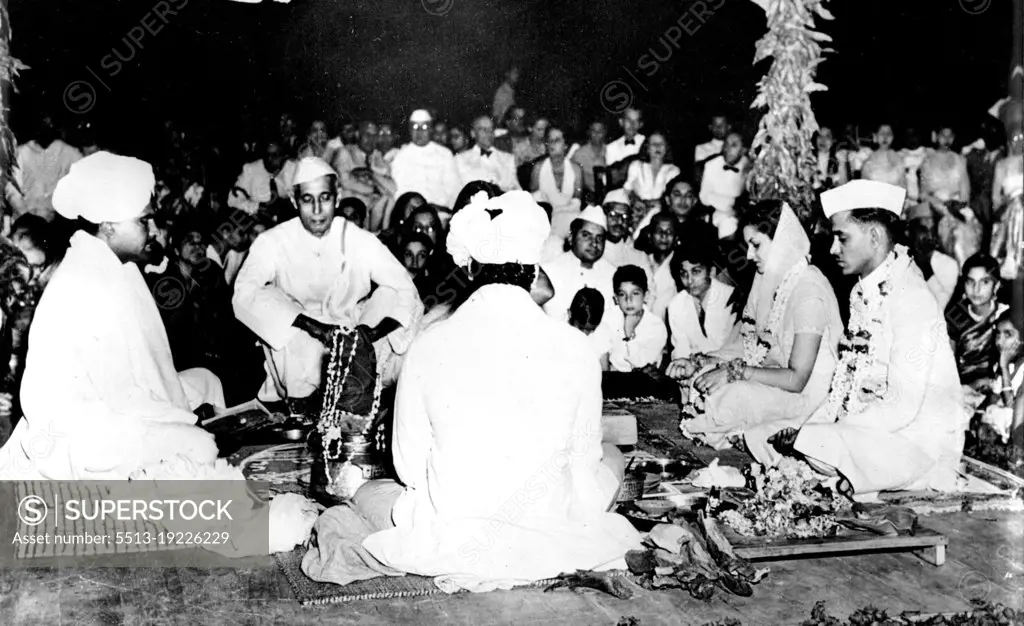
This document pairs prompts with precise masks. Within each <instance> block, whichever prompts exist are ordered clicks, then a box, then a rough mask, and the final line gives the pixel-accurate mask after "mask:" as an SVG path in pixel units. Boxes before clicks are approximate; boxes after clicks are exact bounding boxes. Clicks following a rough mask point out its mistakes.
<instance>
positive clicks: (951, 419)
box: [775, 180, 968, 499]
mask: <svg viewBox="0 0 1024 626" xmlns="http://www.w3.org/2000/svg"><path fill="white" fill-rule="evenodd" d="M905 196H906V191H905V190H904V189H903V188H901V187H896V186H894V185H889V184H887V183H881V182H876V181H867V180H856V181H852V182H849V183H846V184H845V185H843V186H841V187H838V188H836V189H833V190H831V191H827V192H825V193H824V194H822V196H821V201H822V206H823V208H824V209H825V214H826V215H827V216H828V217H829V219H830V220H831V221H832V231H833V233H834V235H835V242H834V243H833V245H832V253H833V254H834V255H835V256H836V257H837V259H838V260H839V267H840V268H841V269H842V270H843V272H844V273H846V274H853V275H856V276H859V277H860V280H859V281H858V282H857V285H856V286H855V287H854V288H853V293H852V294H851V296H850V321H849V324H848V328H847V330H846V334H845V336H844V338H843V340H842V342H841V343H840V347H839V364H838V366H837V367H836V370H835V375H834V377H833V379H832V384H831V388H830V392H829V396H828V400H827V402H826V403H825V404H824V405H823V406H822V407H821V408H820V409H819V410H818V411H817V413H815V414H814V415H812V417H811V419H810V421H809V422H808V423H807V424H805V425H804V426H803V428H801V429H800V430H799V432H798V433H793V432H792V431H790V432H786V431H783V432H781V433H780V434H779V435H778V436H776V437H775V442H776V444H777V445H778V446H780V447H783V448H785V447H786V446H787V445H793V446H794V447H795V450H796V451H797V452H799V453H800V454H802V455H804V456H805V457H806V458H807V460H808V462H809V463H810V464H811V465H812V466H813V467H815V468H817V469H819V470H820V471H822V472H825V473H829V474H833V475H834V474H838V475H839V476H840V477H841V479H842V480H840V482H839V487H840V489H841V490H844V491H846V492H847V493H850V492H852V493H854V494H855V495H857V496H858V497H860V498H867V499H870V498H871V497H872V495H873V494H875V493H877V492H879V491H889V490H917V489H935V490H940V491H947V490H953V489H955V488H956V476H957V470H958V466H959V463H960V457H961V453H962V452H963V446H964V430H965V428H966V426H967V418H968V416H967V415H966V411H964V409H963V399H962V397H961V396H962V392H961V387H960V381H959V378H958V376H957V370H956V361H955V359H954V357H953V352H952V348H951V347H950V344H949V340H948V339H947V334H946V332H947V331H946V323H945V320H944V318H943V313H942V310H941V309H939V306H938V304H937V303H936V302H935V298H934V297H932V294H931V291H929V289H928V285H927V283H925V281H924V277H923V276H922V275H921V271H920V270H919V269H918V268H917V265H916V264H915V263H914V260H913V258H912V257H911V256H910V254H909V252H908V251H907V249H906V248H905V247H904V246H901V245H896V244H895V243H894V241H895V239H894V236H893V232H894V230H895V228H896V227H898V225H899V216H900V213H901V212H902V210H903V200H904V197H905ZM794 435H795V440H794Z"/></svg>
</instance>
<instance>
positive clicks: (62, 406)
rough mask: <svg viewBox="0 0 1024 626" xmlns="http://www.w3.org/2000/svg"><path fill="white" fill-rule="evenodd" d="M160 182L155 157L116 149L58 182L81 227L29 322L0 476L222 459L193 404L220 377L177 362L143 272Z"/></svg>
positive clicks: (124, 474) (125, 470) (106, 473)
mask: <svg viewBox="0 0 1024 626" xmlns="http://www.w3.org/2000/svg"><path fill="white" fill-rule="evenodd" d="M155 184H156V181H155V178H154V175H153V168H152V167H151V166H150V165H149V164H148V163H145V162H143V161H140V160H138V159H134V158H130V157H124V156H116V155H113V154H110V153H108V152H97V153H95V154H92V155H90V156H88V157H86V158H84V159H82V160H80V161H78V162H77V163H75V164H74V165H72V166H71V169H70V172H69V173H68V174H67V175H66V176H65V177H64V178H62V179H61V180H60V181H59V182H58V183H57V186H56V189H55V191H54V194H53V206H54V208H55V209H56V211H57V212H58V213H60V214H61V215H62V216H63V217H65V218H67V219H69V220H73V221H77V224H78V231H77V232H75V233H74V235H72V237H71V241H70V247H69V249H68V251H67V254H66V256H65V259H64V262H63V263H61V264H60V266H59V267H58V268H57V270H56V271H55V272H54V274H53V277H52V279H51V280H50V283H49V285H48V287H47V289H46V291H45V292H44V293H43V296H42V297H41V298H40V300H39V304H38V306H37V308H36V311H35V317H34V319H33V322H32V326H31V328H30V330H29V350H28V356H27V358H26V364H25V374H24V378H23V381H22V386H21V405H22V409H23V412H24V417H23V419H22V420H21V421H20V422H19V423H18V425H17V427H16V428H15V430H14V433H13V435H12V436H11V439H10V441H8V442H7V444H6V445H5V446H4V447H3V448H2V449H0V479H4V480H46V479H50V480H79V479H124V478H128V477H129V476H130V475H132V474H133V473H135V472H137V471H138V470H141V469H145V468H147V467H151V466H155V465H157V464H159V463H161V462H164V461H173V460H177V459H179V458H180V457H184V458H185V459H187V460H188V461H190V462H193V463H210V462H212V461H214V460H215V459H216V458H217V446H216V444H215V443H214V439H213V435H211V434H209V433H207V432H206V431H204V430H202V429H201V428H199V427H197V426H196V425H195V424H196V422H197V418H196V415H195V414H194V413H193V412H192V411H193V410H195V409H196V408H197V407H199V406H200V405H203V404H211V405H214V406H219V407H223V404H224V400H223V398H224V396H223V391H222V389H221V385H220V381H219V380H218V379H217V378H216V376H214V375H213V374H212V373H210V372H209V371H208V370H205V369H199V368H197V369H192V370H187V371H184V372H181V373H179V372H177V371H175V368H174V363H173V360H172V358H171V349H170V346H169V345H168V341H167V333H166V332H165V330H164V325H163V322H162V320H161V318H160V313H159V312H158V311H157V306H156V303H155V302H154V301H153V296H152V294H151V293H150V291H149V289H148V288H147V287H146V283H145V280H144V279H143V277H142V274H141V272H140V271H139V264H140V263H144V262H146V260H147V258H149V255H150V253H151V250H152V245H153V243H152V242H153V237H154V233H155V226H154V224H153V209H152V202H151V198H152V194H153V190H154V187H155Z"/></svg>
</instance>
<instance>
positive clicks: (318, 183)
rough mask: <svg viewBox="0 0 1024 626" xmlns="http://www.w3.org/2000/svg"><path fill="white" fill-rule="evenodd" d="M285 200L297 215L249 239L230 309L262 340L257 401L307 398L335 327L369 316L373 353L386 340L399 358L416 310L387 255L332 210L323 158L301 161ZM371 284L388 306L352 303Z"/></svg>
mask: <svg viewBox="0 0 1024 626" xmlns="http://www.w3.org/2000/svg"><path fill="white" fill-rule="evenodd" d="M292 198H293V202H294V203H295V206H296V207H297V208H298V212H299V215H298V217H295V218H293V219H291V220H288V221H287V222H284V223H283V224H279V225H278V226H276V227H274V228H271V229H270V230H268V231H267V232H265V233H263V234H261V235H260V236H259V237H257V238H256V241H254V242H253V244H252V247H251V248H250V250H249V256H248V257H247V258H246V260H245V263H244V264H243V265H242V269H241V270H240V271H239V273H238V278H237V279H236V280H235V294H234V298H233V299H232V305H233V306H234V309H235V315H236V316H237V317H238V319H239V320H240V321H241V322H242V323H243V324H245V325H246V326H248V327H249V328H250V329H251V330H252V331H253V332H254V333H255V334H256V335H257V336H258V337H259V338H260V339H261V340H263V342H264V344H265V349H266V351H267V363H266V369H267V380H266V382H265V383H264V385H263V388H262V389H261V390H260V392H259V398H260V399H261V400H267V401H275V400H285V399H287V398H295V399H300V398H307V397H309V396H310V395H312V394H313V392H315V391H316V390H317V389H318V388H319V387H320V377H321V363H322V361H323V356H324V350H325V346H326V345H327V344H328V343H329V342H330V340H331V336H332V334H333V331H334V329H335V328H336V327H339V326H340V327H356V326H358V325H361V324H364V320H365V318H366V317H369V316H373V317H374V318H375V319H374V321H373V327H372V328H367V329H366V330H367V333H368V335H369V338H370V339H371V340H372V341H373V343H374V344H375V346H376V347H378V352H379V351H380V350H379V349H380V346H378V345H377V342H378V341H380V340H382V339H384V338H385V337H387V341H388V343H390V346H391V347H392V348H394V352H395V353H398V354H401V353H404V352H405V348H407V347H408V343H409V342H411V341H412V337H413V331H414V329H415V324H414V322H415V320H416V318H417V316H418V315H421V314H422V312H423V305H422V303H421V302H420V300H419V296H418V295H417V293H416V287H415V285H413V282H412V279H411V278H410V277H409V274H408V272H406V271H405V268H404V267H402V264H401V263H399V262H398V260H397V259H396V258H395V257H394V255H393V254H391V252H390V251H389V250H388V249H387V248H386V247H385V246H384V244H382V243H381V242H380V241H379V240H378V239H377V238H376V237H374V236H373V235H371V234H370V233H368V232H366V231H365V230H362V229H361V228H358V227H357V226H353V225H351V224H350V223H349V222H348V220H346V219H344V218H343V217H341V216H337V215H335V208H336V205H337V200H338V192H337V174H336V173H335V172H334V170H333V169H331V167H330V166H329V165H328V164H327V163H326V162H325V161H323V160H322V159H319V158H316V157H307V158H305V159H302V161H301V162H300V163H299V167H298V169H297V170H296V173H295V187H294V190H293V194H292ZM374 284H375V285H377V292H381V295H379V296H376V297H381V298H386V299H388V300H389V305H388V306H387V307H384V308H386V311H384V310H382V307H380V306H374V307H365V308H364V306H363V305H361V304H360V303H361V301H363V300H365V299H366V297H367V296H369V295H370V293H371V291H372V290H373V289H372V287H373V285H374ZM377 292H374V293H375V294H376V293H377ZM366 309H372V310H366ZM367 326H369V325H368V324H367ZM384 365H385V364H383V363H378V368H381V367H384Z"/></svg>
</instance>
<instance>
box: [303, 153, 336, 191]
mask: <svg viewBox="0 0 1024 626" xmlns="http://www.w3.org/2000/svg"><path fill="white" fill-rule="evenodd" d="M324 176H337V174H336V173H335V171H334V168H332V167H331V166H330V165H328V164H327V161H324V160H323V159H321V158H320V157H306V158H304V159H302V160H301V161H299V165H298V167H297V168H295V178H294V180H293V181H292V186H295V185H301V184H303V183H308V182H311V181H314V180H316V179H318V178H323V177H324Z"/></svg>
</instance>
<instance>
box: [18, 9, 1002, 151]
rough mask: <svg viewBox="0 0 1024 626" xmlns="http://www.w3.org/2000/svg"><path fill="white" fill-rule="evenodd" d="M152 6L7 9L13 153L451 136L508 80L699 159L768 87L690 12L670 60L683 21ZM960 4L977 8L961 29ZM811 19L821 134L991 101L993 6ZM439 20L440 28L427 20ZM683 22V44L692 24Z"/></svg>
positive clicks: (666, 15)
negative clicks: (81, 136)
mask: <svg viewBox="0 0 1024 626" xmlns="http://www.w3.org/2000/svg"><path fill="white" fill-rule="evenodd" d="M166 1H167V3H168V4H169V5H171V6H172V7H173V6H180V5H181V4H182V3H185V6H184V8H182V9H181V10H180V12H179V14H178V15H176V16H168V20H169V23H168V24H167V25H165V26H164V25H162V23H161V22H160V21H159V20H157V19H156V18H155V17H150V18H147V21H149V22H150V24H151V25H157V27H159V26H162V30H161V31H160V32H159V33H158V34H156V35H155V36H154V35H151V34H150V33H146V34H145V36H144V38H143V39H142V40H141V45H136V44H135V43H133V42H131V41H130V39H128V38H127V37H126V35H127V34H128V32H129V30H130V29H131V28H132V27H134V26H137V25H138V24H139V23H140V21H142V20H143V18H144V16H146V15H147V13H151V11H152V9H153V8H154V6H156V4H157V2H155V1H152V2H151V1H150V0H10V13H11V24H12V28H13V43H12V48H13V53H14V55H15V56H17V57H19V58H20V59H21V60H23V61H24V62H25V63H27V64H28V65H30V66H31V69H30V70H28V71H26V72H25V73H24V74H23V75H22V78H21V80H20V81H19V83H18V84H19V87H20V91H21V93H20V95H18V96H17V97H16V98H15V100H14V104H13V111H12V119H13V123H14V126H15V130H16V131H19V130H20V131H21V136H20V137H19V139H20V140H21V141H24V140H25V139H26V138H27V135H29V134H30V132H29V131H28V130H27V129H28V128H29V126H28V124H30V123H31V122H32V121H33V119H34V118H35V117H36V113H37V112H38V111H40V110H44V109H45V110H50V111H54V112H56V113H58V114H59V115H61V116H62V118H63V121H64V122H66V123H77V122H79V121H81V120H83V119H91V120H96V121H98V122H99V123H100V125H101V128H103V129H105V130H106V132H107V133H108V134H110V136H111V137H117V138H120V139H122V140H134V141H147V140H148V139H147V138H149V137H151V136H152V133H154V132H155V129H156V128H157V127H158V125H159V124H160V123H161V122H162V121H163V120H164V119H167V118H173V119H175V120H177V121H179V122H180V123H181V124H182V125H184V126H187V127H189V128H192V129H194V130H198V131H201V132H207V133H213V134H218V135H221V134H224V133H229V132H234V131H236V130H237V129H241V128H243V127H251V128H265V127H266V126H267V124H266V120H271V119H272V120H275V123H276V118H277V116H278V115H279V114H280V112H281V111H282V110H291V111H294V112H295V113H296V114H297V115H298V116H299V118H300V119H301V120H302V123H303V124H304V123H305V121H307V120H308V119H309V117H310V116H323V117H325V118H326V119H328V121H329V122H331V123H335V122H337V121H338V120H340V119H341V118H345V117H355V118H359V117H363V116H369V117H372V118H377V119H383V120H391V121H400V120H401V119H402V118H403V116H404V115H406V114H408V112H409V111H410V110H411V109H412V108H414V107H419V106H429V107H433V108H436V109H438V110H439V111H440V112H441V114H442V116H443V117H447V118H450V119H453V120H455V121H461V122H468V121H469V119H470V118H471V116H472V115H473V114H475V113H478V112H484V111H489V107H490V103H491V98H492V95H493V92H494V89H495V88H496V87H497V86H498V84H500V82H501V79H502V73H503V71H504V69H505V68H506V67H507V66H508V65H509V64H510V63H513V62H514V63H516V64H518V65H519V66H520V67H522V68H523V74H524V76H523V80H522V83H521V85H520V87H519V98H518V99H519V100H520V101H521V102H523V103H524V104H526V105H527V106H528V107H529V108H530V110H531V111H539V112H544V113H547V114H550V115H553V116H556V117H559V118H561V119H562V120H563V121H565V122H567V123H569V124H571V125H574V126H576V127H577V128H582V126H583V125H584V124H585V122H586V121H587V120H588V119H589V118H590V117H592V116H593V115H596V114H600V113H603V112H604V110H603V109H602V102H601V92H602V87H603V86H604V85H605V84H607V83H608V82H609V81H612V80H622V81H625V82H626V83H627V84H629V85H630V86H631V89H632V90H633V92H634V94H635V95H636V97H637V99H638V101H639V103H641V104H642V105H643V106H644V108H645V111H646V114H647V119H648V127H651V126H654V125H662V126H666V127H668V129H669V130H670V131H671V132H672V133H673V138H674V141H675V143H676V144H677V145H678V144H688V143H690V142H692V141H695V140H703V139H704V137H703V134H704V132H705V130H704V126H705V124H706V118H707V116H708V115H709V114H710V113H711V112H713V111H719V110H724V111H726V112H729V113H731V114H732V115H733V116H739V117H743V118H746V119H747V120H748V123H749V121H750V119H751V118H752V115H751V114H750V113H749V110H748V106H749V103H750V102H751V100H752V98H753V96H754V93H755V84H756V81H757V79H758V78H759V77H760V76H761V75H762V74H763V73H764V71H765V70H766V69H767V64H762V65H759V66H758V67H756V68H755V67H752V66H751V61H752V58H753V54H754V43H755V41H756V40H757V39H758V38H759V37H760V36H762V35H763V34H764V31H765V28H766V26H765V16H764V13H763V12H762V11H761V10H760V9H759V8H757V7H756V6H755V5H754V4H753V3H751V2H750V0H706V2H707V4H708V5H709V6H715V5H716V4H718V3H719V2H721V3H722V6H721V7H720V8H719V9H717V10H716V11H715V13H714V15H713V16H712V17H711V18H710V19H708V21H707V22H706V23H704V24H703V25H701V26H700V27H699V29H698V30H697V31H696V32H694V33H693V34H692V35H686V34H685V33H684V34H683V36H682V38H681V39H680V40H679V48H678V49H674V48H665V47H664V45H663V42H662V41H660V38H661V37H662V35H663V34H664V33H665V31H666V29H667V28H669V27H670V26H671V25H672V24H673V23H676V22H677V20H679V19H680V18H681V17H682V16H683V15H684V14H685V13H686V11H687V9H688V8H689V7H690V6H691V5H692V4H693V2H692V1H683V2H679V1H675V2H670V1H666V0H590V1H581V0H423V1H422V2H421V1H420V0H292V3H291V4H289V5H281V4H270V3H269V0H268V1H267V2H265V3H264V4H262V5H248V4H239V3H235V2H229V1H228V0H166ZM446 3H447V5H448V6H446ZM962 3H963V4H965V5H967V6H968V8H973V9H975V10H977V9H978V8H979V7H984V6H985V4H986V3H987V4H988V5H989V6H988V7H987V9H985V10H984V11H983V12H982V13H980V14H977V15H972V14H970V13H968V12H967V11H965V10H964V8H963V6H961V4H962ZM826 6H828V7H829V9H830V10H831V11H832V12H833V13H834V14H835V15H836V20H835V21H834V22H822V21H820V20H819V28H820V29H821V30H824V31H825V32H826V33H828V34H830V35H832V36H833V38H834V42H833V44H832V46H833V47H834V48H835V53H834V54H831V55H829V57H828V59H827V60H826V61H825V63H824V64H823V65H822V66H821V70H820V72H819V75H818V80H819V81H820V82H823V83H824V84H826V85H827V86H828V87H829V89H830V91H829V92H827V93H825V94H822V95H817V96H815V100H814V104H815V109H816V112H817V114H818V117H819V119H820V120H822V121H825V122H833V123H840V124H841V123H847V122H849V123H859V124H861V125H862V128H863V129H864V130H865V131H866V130H867V129H868V127H869V125H872V124H877V123H878V122H879V121H880V120H887V121H888V120H891V121H892V122H893V123H895V124H897V125H898V126H899V125H905V124H908V123H913V124H916V125H919V126H921V127H922V130H929V129H930V125H931V124H932V123H933V122H935V121H938V120H944V119H952V120H953V121H955V122H957V123H958V124H959V125H960V127H961V128H962V129H963V130H964V131H965V132H964V134H970V132H969V131H972V129H973V128H974V126H975V125H976V123H977V120H978V119H979V118H980V116H981V115H983V114H984V111H985V110H986V109H987V108H988V107H989V106H991V105H992V104H993V103H994V102H995V101H996V100H997V99H998V98H999V97H1000V96H1001V95H1003V94H1004V93H1005V91H1006V86H1005V85H1006V78H1007V73H1008V68H1009V56H1010V39H1011V30H1010V20H1011V3H1010V2H1009V1H1008V0H899V1H898V2H897V1H893V0H856V1H854V0H832V1H831V2H828V3H827V5H826ZM446 8H447V9H448V10H447V12H445V13H444V14H443V15H434V14H431V13H430V12H429V10H432V11H434V12H442V11H444V10H445V9H446ZM684 19H685V22H686V23H687V24H689V25H690V26H689V27H690V28H691V29H692V28H693V26H694V25H699V24H700V22H699V21H696V20H694V19H693V18H684ZM651 48H653V52H655V53H657V54H658V55H659V56H660V57H661V58H665V56H666V54H668V53H669V51H671V57H670V58H668V59H667V60H665V62H664V63H661V64H660V67H659V68H658V70H657V72H655V73H654V75H653V76H650V77H647V76H645V75H644V72H643V71H641V70H640V69H638V62H639V59H640V57H641V55H644V54H649V49H651ZM115 50H116V51H119V52H120V54H121V56H122V57H123V58H125V59H128V60H127V61H126V62H125V63H124V64H123V68H122V70H121V71H120V73H118V74H117V75H116V76H110V75H109V74H110V71H109V70H107V69H104V67H103V59H104V58H105V57H107V58H109V57H108V55H111V54H112V52H114V51H115ZM108 65H109V63H108ZM627 69H629V70H631V71H632V73H633V75H634V76H636V77H637V78H639V79H641V81H642V83H643V84H642V85H638V83H637V82H636V80H634V79H633V78H632V77H631V76H630V74H629V73H628V72H627ZM97 77H98V78H97ZM99 79H102V82H100V80H99ZM74 81H88V82H89V83H90V84H91V85H92V88H93V89H94V90H95V92H94V94H93V95H94V99H93V100H91V101H87V100H82V97H83V92H82V91H81V90H82V89H84V88H85V87H83V85H82V84H79V85H78V88H77V89H78V91H76V92H73V93H71V94H70V95H71V96H73V97H75V101H74V102H73V103H72V104H73V107H72V108H75V107H78V108H84V105H86V104H88V105H89V106H88V111H87V113H86V114H85V115H82V114H79V113H77V112H75V111H69V109H68V107H66V106H65V100H66V99H67V98H66V97H65V95H66V94H65V91H66V89H67V87H68V85H69V84H71V83H72V82H74ZM104 83H105V85H104ZM964 138H966V137H964ZM972 138H973V137H972Z"/></svg>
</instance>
